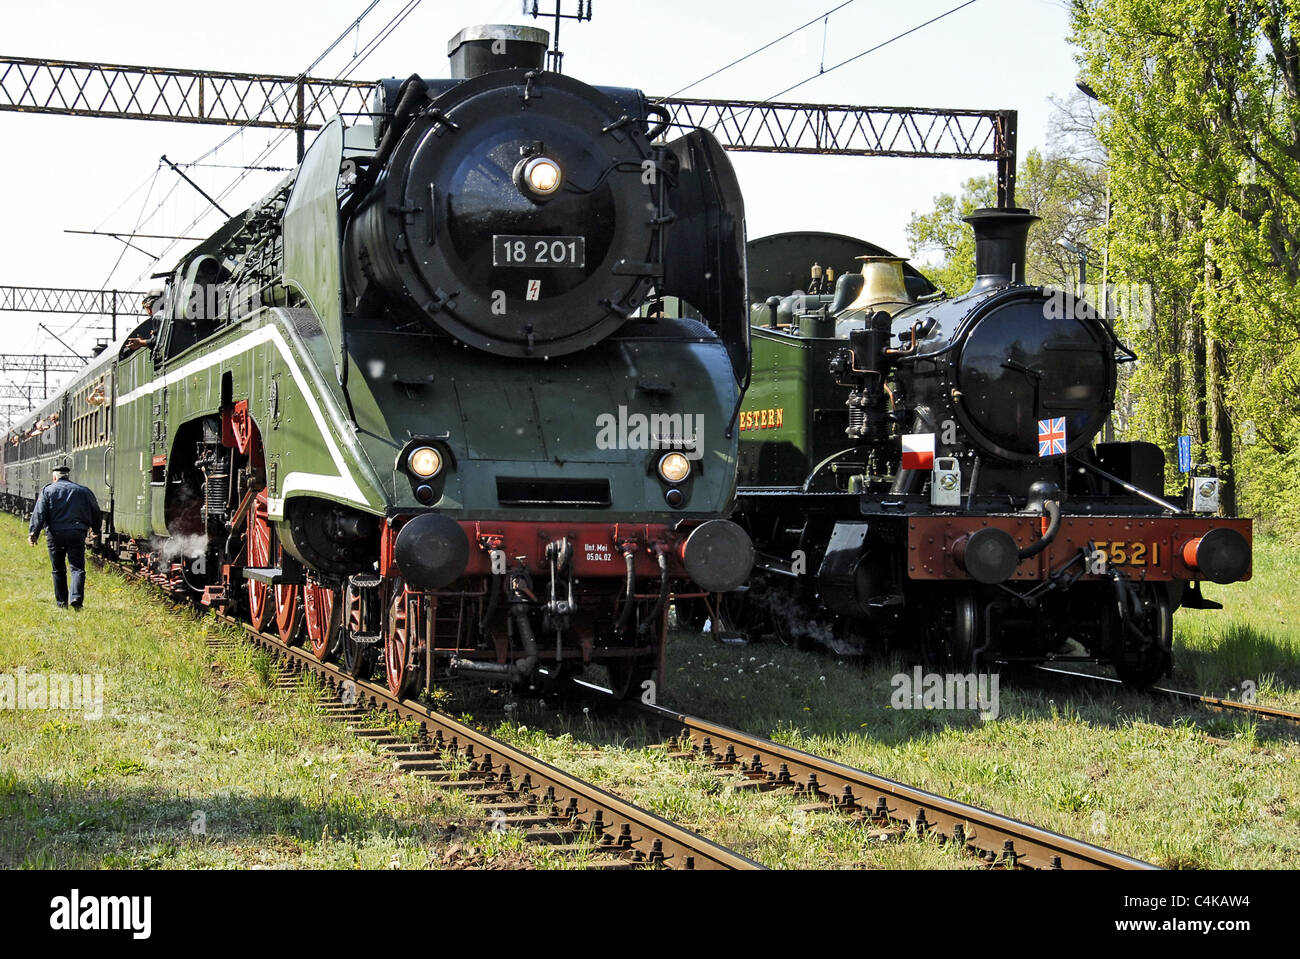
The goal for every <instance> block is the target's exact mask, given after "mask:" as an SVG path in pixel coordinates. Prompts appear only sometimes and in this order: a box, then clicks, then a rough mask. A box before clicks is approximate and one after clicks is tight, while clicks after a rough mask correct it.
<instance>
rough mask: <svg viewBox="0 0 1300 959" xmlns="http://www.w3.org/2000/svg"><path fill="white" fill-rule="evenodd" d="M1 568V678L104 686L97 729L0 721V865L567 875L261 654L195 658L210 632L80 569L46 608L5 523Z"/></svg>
mask: <svg viewBox="0 0 1300 959" xmlns="http://www.w3.org/2000/svg"><path fill="white" fill-rule="evenodd" d="M0 570H3V572H2V573H0V623H3V624H4V629H3V631H2V632H0V675H5V674H7V675H10V676H13V675H16V674H17V673H18V670H20V669H23V670H25V671H26V674H27V675H28V676H32V675H33V674H48V673H56V672H57V673H71V674H86V673H89V674H98V675H100V676H102V679H103V697H102V702H103V710H102V718H98V719H93V718H86V713H87V710H85V709H82V710H77V711H72V710H53V709H12V708H7V709H0V868H14V867H33V868H69V869H83V868H86V869H96V868H105V869H122V868H129V869H153V868H239V867H249V868H285V867H288V868H331V869H332V868H340V869H352V868H410V867H414V868H442V867H448V866H478V867H487V868H500V867H504V866H513V865H519V864H530V865H541V866H548V865H549V866H561V867H566V866H570V865H572V864H571V863H569V862H567V861H562V860H560V861H557V860H554V859H553V858H552V857H551V856H550V854H548V853H547V852H546V851H545V850H532V849H525V848H523V844H522V842H521V841H520V840H519V838H518V837H517V836H502V835H501V834H497V833H493V832H492V831H491V830H490V829H487V828H484V821H483V820H484V817H483V814H482V813H481V812H478V811H476V810H474V809H473V807H472V806H470V805H468V804H467V802H466V800H464V799H463V798H462V797H459V796H457V795H455V794H450V793H446V792H443V791H439V790H438V789H436V788H435V787H434V786H433V785H432V784H431V783H428V782H426V781H423V780H421V779H418V778H416V777H413V776H409V775H406V774H404V773H401V772H399V771H397V770H396V768H395V766H394V764H393V763H392V761H391V760H388V759H385V758H383V757H381V756H380V755H378V754H377V753H376V752H375V751H374V750H373V749H372V748H371V747H369V746H368V745H366V744H364V743H362V742H360V741H359V740H357V739H355V738H354V737H352V736H351V735H350V734H349V733H347V732H346V731H345V730H344V729H343V728H342V727H341V726H339V725H336V724H334V723H331V722H329V721H328V720H326V719H324V718H323V717H322V715H321V712H320V709H319V707H318V705H317V698H316V695H315V693H314V692H313V690H312V689H310V688H302V689H294V690H290V691H281V690H277V689H274V688H273V687H272V686H271V685H270V683H271V679H272V676H273V672H274V670H273V667H272V664H271V661H270V659H269V657H268V656H267V655H266V654H265V653H263V652H260V651H256V650H254V649H253V647H251V646H249V645H246V644H244V643H242V642H241V643H239V644H238V645H236V646H234V647H231V648H229V649H222V650H210V649H208V647H207V644H206V640H207V639H208V638H210V637H212V636H213V635H220V634H222V631H223V629H224V627H220V626H217V625H214V624H212V622H211V621H210V620H205V619H200V618H199V617H197V616H196V615H195V614H194V613H192V612H189V611H187V610H183V609H179V610H178V609H176V608H174V607H172V606H171V605H170V604H168V603H167V602H165V601H164V600H163V599H162V598H161V597H160V596H159V595H158V594H157V593H156V592H155V591H153V590H152V589H151V588H150V587H147V586H142V585H137V584H134V583H130V582H127V581H125V580H124V579H122V578H121V577H120V576H118V575H117V574H115V573H112V572H109V571H100V570H97V569H95V568H94V567H91V568H90V569H89V570H88V573H87V580H88V583H87V587H88V588H87V595H86V607H85V609H84V610H83V611H82V612H81V613H79V614H78V613H74V612H71V611H68V610H60V609H57V608H56V607H55V605H54V599H53V590H52V588H51V585H50V579H49V566H48V559H47V555H46V551H45V549H44V548H43V546H42V547H41V548H38V549H29V548H28V547H27V544H26V535H25V529H24V528H23V526H22V525H21V524H20V523H19V522H18V521H17V520H16V519H15V518H14V517H11V516H4V517H0ZM227 635H230V634H229V633H227ZM89 712H91V713H93V712H95V710H93V709H91V710H89Z"/></svg>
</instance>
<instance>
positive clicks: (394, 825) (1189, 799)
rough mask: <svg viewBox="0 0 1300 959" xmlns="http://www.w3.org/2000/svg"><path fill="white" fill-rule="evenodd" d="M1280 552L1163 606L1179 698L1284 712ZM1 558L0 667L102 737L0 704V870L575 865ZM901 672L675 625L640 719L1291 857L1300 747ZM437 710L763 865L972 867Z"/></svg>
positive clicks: (259, 659)
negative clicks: (1246, 690) (918, 704)
mask: <svg viewBox="0 0 1300 959" xmlns="http://www.w3.org/2000/svg"><path fill="white" fill-rule="evenodd" d="M1288 558H1289V557H1288V555H1287V553H1286V551H1285V550H1283V549H1281V548H1279V547H1276V546H1273V545H1271V544H1268V543H1265V542H1260V543H1257V544H1256V567H1255V572H1256V578H1255V579H1254V580H1253V581H1252V582H1251V583H1248V584H1236V585H1234V586H1231V587H1218V588H1215V587H1209V588H1207V590H1206V593H1207V595H1208V596H1210V597H1211V598H1216V599H1219V600H1220V601H1223V602H1224V603H1225V606H1226V607H1227V609H1225V610H1224V611H1221V612H1188V611H1183V612H1180V613H1178V614H1177V616H1176V623H1177V660H1178V669H1179V675H1178V676H1177V677H1176V678H1175V681H1174V682H1175V685H1179V686H1182V687H1185V688H1195V689H1202V690H1204V691H1207V692H1216V693H1219V694H1228V693H1230V692H1231V690H1232V688H1233V687H1234V686H1235V687H1237V688H1238V689H1240V686H1241V683H1242V680H1243V679H1249V678H1255V680H1256V682H1257V686H1258V691H1259V698H1260V699H1261V700H1262V701H1270V702H1277V703H1279V704H1284V705H1286V704H1294V703H1296V702H1298V701H1300V696H1298V695H1297V691H1298V688H1300V673H1298V672H1297V667H1296V663H1297V661H1300V656H1297V653H1298V652H1300V628H1298V627H1297V623H1296V617H1295V615H1294V612H1295V611H1294V604H1293V603H1292V602H1291V600H1290V595H1289V592H1288V587H1289V583H1288V577H1287V572H1286V570H1287V565H1288ZM0 560H2V561H3V567H0V568H3V570H4V572H3V583H2V585H0V619H2V620H3V622H5V623H6V624H7V625H8V626H9V627H10V628H9V629H8V630H6V632H5V634H4V635H3V636H0V673H5V672H10V673H12V672H13V671H14V670H15V669H17V668H18V667H20V666H25V667H26V668H27V669H28V670H29V671H35V670H37V669H41V670H61V671H67V672H94V671H99V672H102V673H103V675H104V677H105V689H104V700H105V706H104V718H103V719H101V720H97V721H93V720H85V719H84V718H83V717H81V716H80V715H78V714H72V713H68V712H54V711H12V710H0V865H5V866H13V865H19V866H21V865H27V866H73V867H81V866H87V867H92V868H93V867H97V866H98V867H132V868H150V867H155V866H164V867H199V866H266V867H276V866H295V867H345V868H351V867H357V866H362V867H376V868H382V867H388V866H390V865H393V866H398V867H406V866H415V867H421V866H424V867H429V866H432V867H441V866H448V865H479V866H487V867H508V866H516V865H525V864H527V865H540V866H558V867H573V866H575V865H581V861H578V862H575V861H572V860H559V859H554V858H552V857H551V856H550V855H549V854H548V853H547V852H546V851H545V850H535V849H530V848H527V847H526V846H525V844H524V843H523V842H522V839H521V837H520V836H519V835H518V834H517V833H513V832H506V833H493V832H491V831H490V830H488V829H484V828H482V817H481V814H478V815H476V814H475V812H474V810H473V809H472V808H468V807H466V806H464V805H463V804H462V800H460V799H459V797H456V796H454V795H451V796H445V795H443V794H441V793H439V792H438V791H437V790H436V789H435V788H434V787H432V786H431V785H430V784H427V783H424V782H422V781H420V780H418V779H415V778H413V777H409V776H404V775H401V774H398V773H397V772H395V771H394V770H393V769H392V768H391V763H390V762H386V761H384V760H381V759H379V758H378V757H376V755H375V754H374V753H373V752H372V751H370V749H369V748H368V747H366V746H364V745H362V744H359V743H358V742H357V741H355V740H354V739H352V738H351V737H350V736H348V735H347V734H346V733H344V732H343V731H342V730H341V729H339V728H338V727H336V726H333V725H331V724H329V723H326V722H323V721H322V720H321V718H320V716H319V712H318V710H317V708H316V706H315V700H314V697H313V696H312V695H311V694H310V692H309V691H303V692H296V691H295V692H288V693H284V692H281V691H278V690H275V689H274V688H272V687H271V686H270V685H269V682H270V678H271V674H272V670H271V665H270V660H269V659H268V658H267V657H266V656H265V654H262V653H259V652H255V651H253V650H252V649H251V647H247V646H244V645H242V644H241V645H239V646H238V647H236V648H234V649H232V650H230V651H221V652H219V653H217V654H216V658H215V661H214V659H213V657H212V655H210V653H209V651H208V650H207V649H206V647H205V643H204V640H205V639H206V638H207V637H208V636H210V635H211V634H212V627H211V626H209V625H206V624H205V623H203V622H200V621H197V620H196V619H195V618H194V616H193V615H192V614H190V613H187V612H184V611H179V612H178V611H177V610H175V609H173V608H172V607H170V606H169V605H168V604H166V603H165V602H163V601H161V600H160V599H159V598H158V597H157V596H156V594H154V593H153V592H152V591H151V590H149V589H147V588H144V587H137V586H134V585H131V584H128V583H125V582H123V581H121V580H120V579H119V578H117V577H115V576H113V575H111V574H108V573H98V572H95V571H93V570H92V572H91V582H90V592H89V594H88V600H87V602H88V605H87V608H86V610H85V611H84V612H83V613H82V614H81V615H80V617H79V618H77V619H75V620H74V619H73V618H72V617H73V616H74V615H75V614H71V613H67V612H61V611H57V610H55V609H54V606H53V601H52V598H51V597H50V596H49V595H48V594H49V585H48V571H47V569H46V567H45V554H44V550H30V551H29V550H27V549H26V547H25V545H24V544H23V542H22V530H21V527H19V526H18V524H17V523H16V522H14V521H13V520H11V519H9V518H5V519H3V520H0ZM70 623H74V624H75V628H71V629H70V628H69V624H70ZM214 665H215V666H216V667H217V668H214ZM909 668H910V664H909V663H905V662H902V661H879V660H876V661H868V662H865V663H858V662H848V661H842V660H836V659H835V658H833V657H828V656H825V655H822V654H820V653H813V652H808V651H802V650H799V649H794V648H789V647H784V646H781V645H780V644H778V643H775V642H771V643H756V644H753V645H751V646H747V647H732V646H724V645H721V644H718V643H715V642H713V641H712V640H711V639H710V638H709V637H708V636H707V635H698V634H688V633H684V632H678V633H675V634H674V635H673V637H672V640H671V642H670V644H669V649H668V675H667V678H666V682H665V683H663V684H662V691H661V695H660V700H661V702H663V703H664V704H666V705H670V706H672V707H675V708H679V709H681V710H683V711H686V712H691V713H695V714H699V715H703V716H707V717H709V718H711V719H714V720H716V721H719V722H722V723H727V724H730V725H734V726H738V727H741V728H745V729H749V730H752V731H755V732H758V733H761V734H764V735H767V736H770V737H771V738H773V739H776V740H778V741H780V742H784V743H787V744H789V745H792V746H795V747H797V748H801V749H806V750H809V751H811V752H816V753H820V754H823V755H827V756H831V757H834V758H836V759H839V760H841V761H843V762H847V763H850V764H852V765H856V766H860V767H863V768H866V769H869V770H872V771H874V772H877V773H880V774H882V775H885V776H888V777H890V778H894V779H898V780H901V781H903V782H907V783H909V784H912V785H915V786H920V787H922V788H926V789H930V790H933V791H935V792H940V793H944V794H947V795H951V796H954V797H956V798H959V799H963V800H966V801H968V802H972V803H976V804H978V805H982V806H987V807H989V808H992V809H995V810H997V811H999V812H1003V813H1006V814H1008V815H1012V816H1016V817H1018V818H1022V819H1026V820H1028V821H1030V822H1034V823H1036V824H1038V825H1041V826H1045V827H1048V828H1052V829H1056V830H1059V831H1061V832H1064V833H1067V834H1070V835H1075V836H1079V837H1081V838H1085V839H1091V840H1093V841H1095V842H1097V843H1100V844H1102V845H1106V846H1111V847H1113V848H1116V849H1119V850H1122V851H1124V852H1126V853H1128V854H1130V855H1133V856H1136V857H1138V858H1141V859H1146V860H1150V861H1152V862H1155V863H1157V864H1158V865H1163V866H1171V867H1201V868H1269V867H1285V868H1295V867H1297V866H1300V729H1296V728H1293V727H1291V726H1290V725H1289V724H1277V723H1267V724H1258V723H1254V722H1250V721H1246V720H1243V719H1241V718H1238V717H1234V716H1230V715H1223V714H1215V713H1212V712H1209V711H1204V710H1188V709H1187V708H1185V707H1182V706H1176V705H1174V704H1171V703H1167V702H1164V701H1162V700H1158V699H1153V698H1151V697H1148V696H1145V695H1143V694H1140V693H1132V692H1128V691H1125V690H1121V689H1116V690H1111V689H1090V688H1088V689H1086V688H1082V687H1076V686H1071V685H1068V684H1067V685H1056V684H1050V683H1046V684H1045V683H1043V682H1040V681H1037V680H1034V679H1033V678H1032V677H1021V678H1019V679H1017V678H1014V677H1010V676H1007V677H1004V678H1003V681H1002V683H1001V685H1000V688H999V694H1000V696H999V715H998V717H997V718H996V719H995V720H988V721H986V720H982V719H981V718H980V717H979V716H978V714H977V713H975V712H974V711H969V710H963V711H955V710H933V711H928V710H899V709H893V708H891V698H892V695H893V692H894V687H893V685H892V683H891V680H892V678H893V676H894V675H895V674H896V673H899V672H905V671H907V670H908V669H909ZM594 672H595V673H596V675H593V676H592V678H593V679H595V680H597V681H598V680H599V679H600V676H599V671H594ZM503 702H504V703H506V704H507V705H508V706H509V707H510V709H509V710H506V711H504V712H503V711H502V710H501V705H502V703H503ZM439 705H440V706H441V707H442V708H445V709H447V710H448V711H450V712H453V713H457V712H460V713H466V714H468V715H467V718H473V717H477V718H478V720H479V721H480V722H488V723H489V724H490V725H492V726H493V729H492V731H493V732H494V733H496V734H497V735H498V736H500V737H501V738H503V739H506V740H507V741H510V742H513V743H515V744H516V745H518V746H519V747H520V748H523V749H526V750H528V751H530V752H535V753H537V754H538V755H540V756H541V757H542V758H545V759H547V760H548V761H550V762H552V763H554V764H555V765H557V766H560V767H562V768H564V769H567V770H569V771H571V772H572V773H574V774H575V775H578V776H582V777H584V778H588V779H590V780H592V781H594V782H597V783H599V784H601V785H604V786H605V787H606V788H609V789H611V790H613V791H616V792H618V793H619V794H621V795H624V796H626V797H627V798H629V799H631V800H632V801H634V802H637V803H640V804H642V805H644V806H646V807H647V808H649V809H652V810H654V811H656V812H659V813H660V814H661V815H664V816H667V817H669V818H672V819H674V820H677V821H679V822H681V823H682V824H683V825H686V826H688V827H695V828H698V829H699V830H700V831H702V832H704V833H705V834H707V835H709V836H710V837H711V838H713V839H714V840H716V841H718V842H720V843H723V844H724V845H728V846H731V847H733V848H735V849H737V850H738V851H740V852H742V853H745V854H746V855H749V856H751V857H753V858H755V859H757V860H759V861H760V862H763V863H765V864H767V865H770V866H774V867H780V868H839V867H843V868H861V867H884V868H945V869H953V868H975V864H974V862H973V860H971V859H970V858H968V857H965V856H963V855H961V854H959V853H956V852H954V851H952V850H950V849H945V848H943V847H940V846H939V845H938V844H936V843H934V842H932V841H917V840H914V839H908V840H904V841H896V840H894V839H889V838H882V837H881V836H880V835H879V834H878V833H876V832H875V831H873V830H871V829H869V828H865V827H861V826H856V825H852V824H850V823H848V822H847V821H845V820H842V819H839V818H837V817H835V816H831V815H825V814H819V813H808V812H805V811H804V810H802V809H801V808H800V805H801V804H800V802H799V800H797V799H796V798H795V797H793V796H791V795H788V794H784V793H780V792H773V793H765V794H759V795H755V794H750V793H737V792H735V791H733V790H731V789H730V788H729V787H730V784H731V780H730V779H729V778H728V777H726V776H718V775H715V774H714V773H712V772H709V771H707V770H703V769H701V768H699V767H697V766H695V765H693V764H690V763H688V762H686V761H683V760H679V759H675V758H673V757H672V756H670V755H669V754H668V751H667V750H665V749H663V748H660V747H659V746H658V745H657V743H658V740H659V734H658V731H656V730H652V729H647V728H638V727H629V725H628V723H627V721H626V720H622V719H612V720H611V719H610V718H608V717H603V716H600V715H597V714H595V713H592V712H588V713H585V714H584V713H582V712H574V711H571V710H567V709H558V708H557V707H556V706H555V704H547V703H545V702H542V701H538V700H523V699H520V700H518V701H512V697H510V696H508V695H491V694H488V693H486V692H485V690H484V688H483V687H482V686H481V685H477V686H476V685H473V684H468V685H467V686H465V687H461V688H458V689H457V690H456V691H455V692H452V693H444V694H442V698H441V700H440V702H439ZM491 717H495V718H491ZM399 731H401V730H399ZM196 812H202V813H204V821H205V828H206V832H204V833H195V832H194V831H193V830H192V828H191V826H192V823H193V822H194V819H193V817H194V814H195V813H196Z"/></svg>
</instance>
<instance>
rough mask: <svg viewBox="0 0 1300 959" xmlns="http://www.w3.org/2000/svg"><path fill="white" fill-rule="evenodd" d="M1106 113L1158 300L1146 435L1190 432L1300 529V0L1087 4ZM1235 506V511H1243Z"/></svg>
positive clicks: (1125, 216)
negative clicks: (1299, 477)
mask: <svg viewBox="0 0 1300 959" xmlns="http://www.w3.org/2000/svg"><path fill="white" fill-rule="evenodd" d="M1071 13H1072V32H1073V41H1074V42H1075V44H1076V45H1077V46H1078V48H1079V57H1078V59H1079V62H1080V65H1081V67H1082V69H1083V79H1084V80H1085V82H1086V83H1087V84H1088V85H1089V86H1090V87H1091V88H1092V89H1093V90H1095V91H1096V93H1097V95H1098V98H1099V99H1100V101H1101V102H1102V103H1103V104H1105V106H1106V108H1107V109H1106V111H1105V113H1104V115H1103V116H1102V118H1101V122H1100V124H1099V127H1098V135H1099V137H1100V139H1101V141H1102V143H1103V144H1104V146H1105V147H1106V150H1107V153H1108V157H1109V173H1110V185H1111V197H1112V215H1111V233H1110V237H1109V240H1110V243H1109V249H1110V252H1111V256H1112V257H1113V262H1114V270H1115V273H1116V275H1117V276H1118V277H1121V278H1123V279H1124V280H1126V281H1127V282H1129V283H1134V284H1145V285H1146V286H1147V287H1149V288H1150V289H1151V290H1152V294H1153V309H1152V311H1151V313H1150V316H1149V317H1148V318H1147V321H1145V322H1142V323H1130V324H1129V329H1128V330H1127V331H1126V332H1127V334H1128V335H1130V336H1132V337H1134V338H1136V339H1137V340H1138V341H1139V342H1138V343H1137V345H1138V347H1139V349H1140V350H1141V351H1142V352H1143V354H1144V356H1146V357H1147V358H1148V361H1147V362H1145V363H1144V364H1143V365H1142V367H1140V368H1139V370H1137V371H1135V374H1134V386H1135V388H1136V389H1138V390H1139V391H1140V392H1141V395H1142V396H1143V397H1144V401H1143V403H1142V404H1140V407H1139V410H1138V414H1139V415H1138V420H1139V422H1140V425H1143V426H1146V427H1148V428H1150V429H1152V430H1153V431H1155V432H1156V433H1157V434H1158V435H1159V436H1160V437H1161V438H1162V439H1163V440H1164V441H1165V442H1166V444H1169V443H1171V441H1172V438H1173V437H1174V436H1175V435H1177V434H1179V433H1182V432H1188V433H1191V435H1192V437H1193V439H1194V441H1195V443H1196V445H1197V451H1198V455H1199V458H1201V459H1204V460H1207V461H1210V462H1213V463H1215V464H1217V465H1218V466H1219V467H1220V468H1222V469H1224V470H1225V471H1227V472H1229V473H1231V472H1233V471H1234V467H1236V468H1237V469H1236V479H1237V484H1238V485H1239V487H1240V494H1241V497H1242V506H1243V508H1244V510H1245V511H1246V512H1252V513H1256V514H1257V516H1258V519H1259V520H1260V521H1261V524H1262V525H1263V526H1265V527H1268V526H1270V525H1271V526H1273V527H1275V528H1277V529H1278V530H1279V531H1281V532H1284V533H1287V534H1289V535H1291V536H1296V535H1300V498H1298V497H1300V492H1298V491H1297V484H1296V483H1295V481H1294V475H1295V473H1294V470H1295V467H1296V466H1297V465H1300V463H1297V458H1298V457H1300V453H1297V449H1298V448H1300V447H1298V446H1297V444H1298V442H1300V310H1297V309H1296V307H1295V305H1294V304H1295V303H1296V302H1297V299H1296V295H1297V293H1298V292H1300V290H1298V289H1297V287H1298V285H1300V54H1298V51H1297V37H1298V35H1300V34H1298V31H1300V3H1298V2H1297V0H1074V2H1073V5H1072V11H1071ZM1229 505H1230V506H1231V504H1229Z"/></svg>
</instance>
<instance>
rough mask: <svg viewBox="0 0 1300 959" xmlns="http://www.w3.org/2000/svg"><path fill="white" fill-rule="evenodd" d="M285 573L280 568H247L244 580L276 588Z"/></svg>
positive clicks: (245, 568)
mask: <svg viewBox="0 0 1300 959" xmlns="http://www.w3.org/2000/svg"><path fill="white" fill-rule="evenodd" d="M283 575H284V571H283V570H281V569H280V567H279V566H245V567H244V579H251V580H254V581H256V582H259V583H265V584H266V585H267V586H275V585H277V584H278V583H279V582H280V579H281V577H282V576H283Z"/></svg>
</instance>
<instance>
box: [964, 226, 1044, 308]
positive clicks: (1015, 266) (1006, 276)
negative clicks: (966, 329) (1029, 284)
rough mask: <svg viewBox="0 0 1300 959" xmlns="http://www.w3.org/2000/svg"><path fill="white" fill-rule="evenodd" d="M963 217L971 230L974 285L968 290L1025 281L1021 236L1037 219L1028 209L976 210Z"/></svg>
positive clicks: (974, 290) (1024, 236)
mask: <svg viewBox="0 0 1300 959" xmlns="http://www.w3.org/2000/svg"><path fill="white" fill-rule="evenodd" d="M963 219H964V220H965V221H966V222H967V223H969V224H970V225H971V229H972V230H974V231H975V286H974V287H972V288H971V291H972V292H977V291H979V290H986V289H990V288H992V287H996V286H1006V285H1007V284H1009V283H1024V282H1025V239H1026V237H1027V236H1028V235H1029V228H1030V226H1032V225H1033V224H1034V223H1036V222H1037V221H1038V217H1036V216H1034V215H1033V214H1032V213H1030V212H1029V211H1028V210H1025V209H1021V208H1020V207H1012V208H1010V209H1000V208H997V209H984V210H976V211H975V212H974V213H972V214H971V215H970V216H968V217H963Z"/></svg>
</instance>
